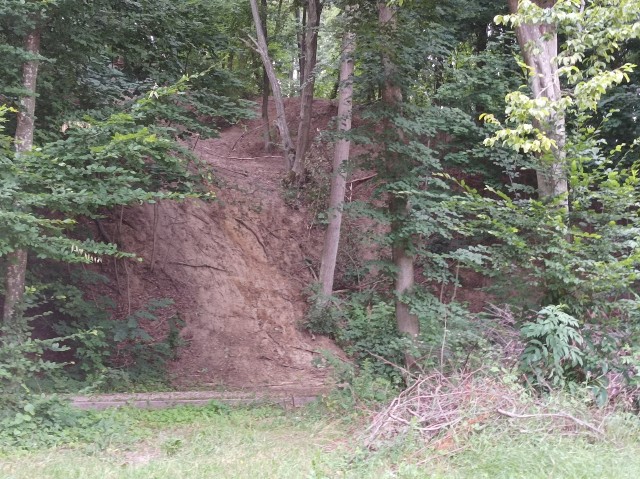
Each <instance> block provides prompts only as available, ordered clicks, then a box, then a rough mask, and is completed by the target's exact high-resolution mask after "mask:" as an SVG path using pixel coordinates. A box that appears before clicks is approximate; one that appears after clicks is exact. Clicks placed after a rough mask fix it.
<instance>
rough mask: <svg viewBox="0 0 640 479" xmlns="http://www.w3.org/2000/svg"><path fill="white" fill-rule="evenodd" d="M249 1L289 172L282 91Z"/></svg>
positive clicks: (290, 154)
mask: <svg viewBox="0 0 640 479" xmlns="http://www.w3.org/2000/svg"><path fill="white" fill-rule="evenodd" d="M249 1H250V2H251V13H252V14H253V22H254V24H255V26H256V36H257V39H256V42H255V44H256V47H257V49H258V53H259V54H260V58H261V59H262V64H263V65H264V68H265V70H266V71H267V76H268V77H269V83H271V92H272V93H273V101H274V102H275V104H276V112H277V118H276V125H277V127H278V131H279V132H280V138H281V139H282V148H283V150H284V155H285V168H286V170H287V171H291V169H292V168H293V162H294V160H295V148H294V146H293V141H291V134H290V133H289V125H287V118H286V116H285V111H284V101H283V100H282V90H281V89H280V82H278V77H277V76H276V72H275V70H274V69H273V64H272V63H271V59H270V58H269V51H268V50H267V40H266V38H265V36H264V31H263V30H262V25H261V21H260V11H259V10H258V4H257V1H256V0H249Z"/></svg>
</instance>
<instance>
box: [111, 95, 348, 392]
mask: <svg viewBox="0 0 640 479" xmlns="http://www.w3.org/2000/svg"><path fill="white" fill-rule="evenodd" d="M287 110H288V114H289V115H290V118H289V119H290V125H291V126H292V131H295V128H294V127H295V124H296V120H297V118H296V117H297V112H298V108H297V100H290V103H289V104H288V106H287ZM314 113H315V119H314V121H315V123H317V124H316V125H314V126H315V127H316V128H317V127H323V128H324V127H325V126H326V123H327V122H328V121H329V119H330V118H331V117H332V116H333V115H334V109H333V107H332V106H331V104H330V103H329V102H317V103H316V105H315V107H314ZM272 115H275V112H272ZM272 118H273V116H272ZM260 124H261V121H260V120H259V119H256V120H252V121H248V122H246V123H245V124H243V125H238V126H234V127H231V128H228V129H226V130H225V131H223V132H221V137H220V138H219V139H213V140H206V141H205V140H201V141H199V142H198V143H197V145H196V146H195V150H194V151H195V152H196V154H198V155H199V156H200V157H201V158H202V159H204V160H205V161H207V162H209V163H210V164H211V166H212V169H213V172H214V174H215V176H216V177H217V178H218V179H219V180H220V185H221V186H220V187H219V188H217V190H216V194H217V195H218V199H217V201H214V202H211V203H205V202H202V201H199V200H198V201H188V202H185V203H174V202H168V201H165V202H162V203H159V204H158V205H157V206H153V205H145V206H141V207H134V208H128V209H125V210H124V211H123V215H122V222H121V223H120V237H121V241H122V243H123V247H124V248H125V249H126V250H128V251H133V252H135V253H136V254H137V255H139V256H140V257H142V258H144V261H143V262H141V263H137V264H134V263H133V262H131V261H129V262H128V267H127V271H123V268H122V265H121V266H120V268H119V269H120V271H119V275H118V284H119V291H120V296H121V298H120V303H121V304H122V305H123V306H122V308H126V309H129V308H133V309H135V308H136V307H139V306H140V305H142V304H144V303H145V302H146V301H148V300H149V299H151V298H159V297H169V298H172V299H173V300H174V301H175V305H174V307H173V310H174V311H175V312H177V313H178V314H179V315H180V317H181V318H182V319H183V320H184V321H185V326H184V329H183V330H182V331H181V336H182V338H184V340H185V341H186V343H185V346H184V347H182V348H181V350H180V351H179V357H178V359H177V360H176V361H174V362H172V363H171V365H170V371H171V373H172V376H173V377H174V383H175V385H176V387H182V388H184V387H198V388H214V387H226V388H249V389H259V388H260V389H263V388H270V389H274V390H290V391H300V390H303V391H306V392H313V391H318V390H322V389H324V388H325V387H326V384H327V381H328V379H329V378H328V371H327V370H326V369H320V368H318V367H317V366H316V365H315V364H314V358H318V357H319V354H318V351H319V350H322V349H327V350H332V351H336V352H337V348H336V347H335V346H334V345H333V344H332V342H331V341H329V340H328V339H326V338H323V337H318V336H315V337H314V336H312V335H310V334H308V333H306V332H304V331H302V330H301V329H300V328H299V321H300V320H301V319H302V317H303V315H304V312H305V301H304V288H305V285H307V284H309V282H310V281H311V280H312V279H313V276H312V272H311V269H310V266H309V259H310V258H313V257H317V256H318V252H319V248H320V247H321V245H320V242H321V235H319V234H318V232H317V231H312V230H310V228H309V226H308V225H309V221H308V218H307V213H306V212H305V211H304V210H296V209H294V208H291V207H289V206H287V205H286V204H285V201H284V199H283V198H284V196H283V191H282V186H281V180H282V178H283V176H284V168H283V161H284V160H283V158H282V157H281V156H279V152H277V151H276V152H274V153H271V154H270V155H267V154H266V153H264V151H263V147H262V130H261V128H260ZM119 222H120V220H119V218H113V219H112V221H111V222H110V223H105V227H106V228H109V229H110V230H111V231H115V230H116V229H117V227H118V225H117V224H116V223H119ZM150 327H151V328H153V327H154V326H153V325H151V326H150ZM155 327H158V328H160V329H161V328H162V325H157V326H155Z"/></svg>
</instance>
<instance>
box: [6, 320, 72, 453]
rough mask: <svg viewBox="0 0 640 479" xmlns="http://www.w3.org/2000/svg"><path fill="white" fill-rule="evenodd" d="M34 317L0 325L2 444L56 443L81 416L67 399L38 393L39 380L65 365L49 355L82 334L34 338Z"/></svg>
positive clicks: (35, 444)
mask: <svg viewBox="0 0 640 479" xmlns="http://www.w3.org/2000/svg"><path fill="white" fill-rule="evenodd" d="M33 319H34V318H28V319H27V318H22V317H19V318H16V321H14V323H13V324H12V325H11V327H7V326H3V327H2V328H0V444H4V445H10V446H14V447H26V448H31V447H41V446H47V445H51V444H55V443H56V442H58V440H59V438H60V435H61V434H62V432H63V431H64V430H65V429H66V428H68V427H69V426H71V425H73V424H74V423H75V421H76V420H77V419H78V415H77V414H75V413H74V411H72V410H71V409H70V408H69V406H68V404H67V403H66V402H65V401H63V400H61V399H59V398H58V397H55V396H46V395H44V394H42V393H40V392H38V382H39V379H41V378H42V377H45V376H47V375H51V374H53V373H54V372H55V371H57V370H60V369H61V368H62V367H64V364H63V363H56V362H53V361H50V360H48V359H46V358H45V354H46V353H48V352H60V351H67V350H68V349H69V347H68V346H67V345H66V342H67V341H69V340H71V339H75V338H77V337H78V336H79V335H76V336H75V338H73V337H57V338H52V339H46V340H43V339H34V338H33V337H32V336H31V334H30V333H31V328H30V327H29V322H30V321H32V320H33Z"/></svg>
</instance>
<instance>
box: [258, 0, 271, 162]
mask: <svg viewBox="0 0 640 479" xmlns="http://www.w3.org/2000/svg"><path fill="white" fill-rule="evenodd" d="M261 6H262V10H261V12H260V18H261V24H262V29H263V31H264V40H265V42H266V44H267V48H268V47H269V33H268V31H267V0H262V2H261ZM262 124H263V125H264V126H263V128H264V130H263V132H262V139H263V141H264V151H266V152H267V153H269V152H270V151H271V126H270V125H269V75H268V74H267V69H266V68H265V67H264V66H263V67H262Z"/></svg>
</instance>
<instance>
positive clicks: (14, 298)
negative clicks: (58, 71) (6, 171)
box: [2, 27, 40, 323]
mask: <svg viewBox="0 0 640 479" xmlns="http://www.w3.org/2000/svg"><path fill="white" fill-rule="evenodd" d="M24 48H25V50H26V51H27V52H28V53H29V54H31V55H33V56H36V55H38V54H39V53H40V31H39V30H38V29H37V27H34V29H33V30H32V31H31V32H29V33H28V34H27V36H26V38H25V44H24ZM37 80H38V61H37V60H27V61H25V62H24V64H23V65H22V87H23V88H24V89H25V90H26V92H25V93H24V94H23V95H22V97H21V98H20V111H19V112H18V115H17V124H16V134H15V148H16V156H19V155H21V154H23V153H25V152H28V151H29V150H31V148H32V147H33V133H34V129H35V110H36V82H37ZM7 262H8V267H7V277H6V278H5V297H4V308H3V312H2V319H3V321H4V322H5V323H7V322H9V321H11V319H12V318H13V316H14V314H15V312H16V306H17V305H18V304H19V303H20V302H21V301H22V300H23V298H24V288H25V275H26V272H27V250H26V249H17V250H15V251H13V252H11V253H9V254H8V255H7Z"/></svg>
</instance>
